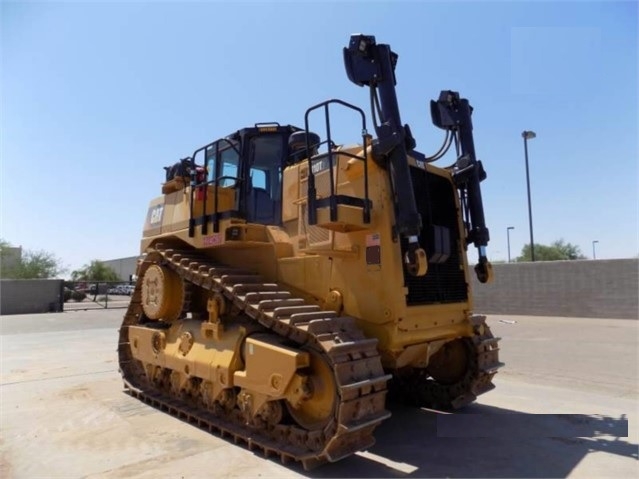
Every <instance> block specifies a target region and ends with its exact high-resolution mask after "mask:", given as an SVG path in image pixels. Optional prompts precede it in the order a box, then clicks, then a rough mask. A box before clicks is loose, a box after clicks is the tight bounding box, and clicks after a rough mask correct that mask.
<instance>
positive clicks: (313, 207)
mask: <svg viewBox="0 0 639 479" xmlns="http://www.w3.org/2000/svg"><path fill="white" fill-rule="evenodd" d="M332 103H335V104H338V105H341V106H344V107H346V108H349V109H351V110H354V111H356V112H358V113H359V114H360V116H361V118H362V145H363V147H364V156H363V157H360V156H357V155H353V154H350V153H345V152H344V153H342V152H336V151H334V150H333V148H331V147H330V145H333V144H334V143H333V141H332V139H331V126H330V114H329V105H330V104H332ZM322 107H323V108H324V116H325V120H326V141H325V143H328V145H329V148H328V151H327V154H328V166H329V178H330V200H329V207H330V219H331V221H337V198H336V195H335V185H334V182H335V178H334V172H333V155H334V154H335V153H337V154H344V155H345V156H348V157H350V158H355V159H358V160H361V161H363V162H364V208H363V215H364V222H365V223H370V204H369V198H368V161H366V148H367V143H368V142H367V138H368V130H367V129H366V115H365V113H364V111H363V110H362V109H361V108H359V107H357V106H355V105H351V104H350V103H347V102H345V101H343V100H339V99H335V98H334V99H331V100H326V101H323V102H321V103H318V104H317V105H314V106H312V107H310V108H309V109H308V110H306V114H305V115H304V128H305V132H306V151H307V152H309V153H310V151H311V149H310V148H311V144H310V141H309V138H310V134H309V131H310V130H309V126H308V123H309V122H308V117H309V114H310V113H311V112H312V111H314V110H317V109H319V108H322ZM322 143H324V142H320V143H319V144H322ZM322 155H324V154H322ZM316 156H317V155H316ZM315 159H317V158H315ZM313 161H314V160H313V157H312V156H311V155H310V154H309V157H308V169H309V171H308V179H307V181H308V223H309V224H310V225H314V224H317V204H316V195H317V190H316V189H315V174H314V173H313V163H312V162H313Z"/></svg>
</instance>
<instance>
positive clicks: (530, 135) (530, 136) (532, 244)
mask: <svg viewBox="0 0 639 479" xmlns="http://www.w3.org/2000/svg"><path fill="white" fill-rule="evenodd" d="M521 136H522V137H523V139H524V154H525V156H526V187H527V189H528V227H529V229H530V257H531V259H532V261H533V262H534V261H535V242H534V240H533V222H532V206H531V203H530V174H529V172H528V140H532V139H533V138H535V137H536V136H537V134H536V133H535V132H534V131H526V130H524V131H523V132H522V133H521Z"/></svg>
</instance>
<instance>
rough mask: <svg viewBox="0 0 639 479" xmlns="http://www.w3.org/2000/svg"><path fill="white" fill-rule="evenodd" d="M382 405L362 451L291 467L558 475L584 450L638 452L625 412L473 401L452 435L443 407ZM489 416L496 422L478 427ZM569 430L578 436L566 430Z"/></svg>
mask: <svg viewBox="0 0 639 479" xmlns="http://www.w3.org/2000/svg"><path fill="white" fill-rule="evenodd" d="M390 409H391V411H392V413H393V416H392V417H391V418H390V419H389V420H387V421H385V422H384V423H383V424H382V425H381V426H380V427H379V428H377V430H376V434H375V437H376V440H377V442H376V444H375V446H373V448H371V450H370V451H367V452H366V453H363V454H358V455H355V456H351V457H349V458H347V459H345V460H343V461H340V462H337V463H334V464H328V465H325V466H323V467H321V468H318V469H315V470H312V471H301V470H300V471H299V472H300V473H302V474H305V475H306V476H308V477H312V478H334V477H517V478H523V477H566V476H568V475H569V474H570V472H571V471H572V470H573V469H574V468H575V467H576V466H577V465H578V464H579V462H580V461H581V460H583V459H584V457H586V456H587V455H588V454H590V453H592V452H596V451H603V452H606V453H608V454H615V455H620V456H625V457H631V458H634V459H638V455H637V452H638V446H637V444H632V443H630V442H629V440H628V439H627V438H625V439H622V437H624V436H627V435H628V422H627V419H626V418H625V417H621V418H613V417H609V416H599V415H596V416H586V415H579V416H576V415H575V416H573V417H570V415H531V414H524V413H521V412H518V411H513V410H508V409H502V408H497V407H492V406H485V405H481V404H473V405H471V406H468V407H467V408H466V409H464V411H463V412H461V413H456V415H462V416H463V415H468V414H470V415H473V416H469V417H468V419H470V420H469V421H468V422H467V424H466V425H465V427H464V428H463V429H462V430H460V431H459V436H462V437H452V436H455V434H451V429H450V428H447V429H448V430H447V431H446V433H445V435H446V436H447V437H441V436H442V434H441V432H442V424H443V422H442V416H443V413H440V412H437V411H431V410H426V409H417V408H412V409H411V408H407V407H402V406H399V405H393V404H391V406H390ZM500 415H502V416H501V417H500ZM438 417H439V418H438ZM448 417H449V418H450V415H449V416H448ZM473 418H483V421H480V423H483V424H478V423H477V421H473V420H472V419H473ZM444 419H445V418H444ZM454 419H455V422H458V423H459V420H461V421H462V423H463V420H464V418H463V417H461V418H459V417H457V418H454ZM491 421H493V422H494V424H495V425H496V427H495V428H490V429H489V430H486V429H485V427H483V426H485V425H486V424H490V423H491ZM444 422H445V421H444ZM575 422H577V423H579V424H578V425H577V428H573V427H572V426H574V425H575V424H574V423H575ZM462 423H459V424H462ZM571 423H572V424H571ZM522 425H523V426H524V429H525V430H524V431H522V430H521V426H522ZM438 426H439V431H440V434H439V435H438ZM480 426H482V427H480ZM572 432H578V434H579V436H576V437H570V435H571V433H572ZM611 437H612V439H611Z"/></svg>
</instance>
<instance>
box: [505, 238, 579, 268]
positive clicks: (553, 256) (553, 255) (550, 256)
mask: <svg viewBox="0 0 639 479" xmlns="http://www.w3.org/2000/svg"><path fill="white" fill-rule="evenodd" d="M575 259H586V257H585V256H584V255H583V254H582V253H581V249H580V248H579V246H577V245H574V244H572V243H566V242H565V241H564V240H563V239H560V240H557V241H554V242H553V243H552V244H550V245H543V244H537V243H535V261H565V260H575ZM516 261H518V262H523V261H532V255H531V252H530V244H526V245H524V247H523V248H522V249H521V255H520V256H518V257H517V260H516Z"/></svg>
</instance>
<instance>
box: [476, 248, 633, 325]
mask: <svg viewBox="0 0 639 479" xmlns="http://www.w3.org/2000/svg"><path fill="white" fill-rule="evenodd" d="M493 267H494V271H495V281H494V282H493V283H492V284H489V285H485V284H481V283H479V281H477V279H476V278H475V277H474V276H473V278H474V279H473V289H474V297H475V311H477V312H479V313H487V314H488V313H492V314H523V315H539V316H574V317H596V318H618V319H638V317H639V259H614V260H596V261H542V262H535V263H509V264H496V265H494V266H493Z"/></svg>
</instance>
